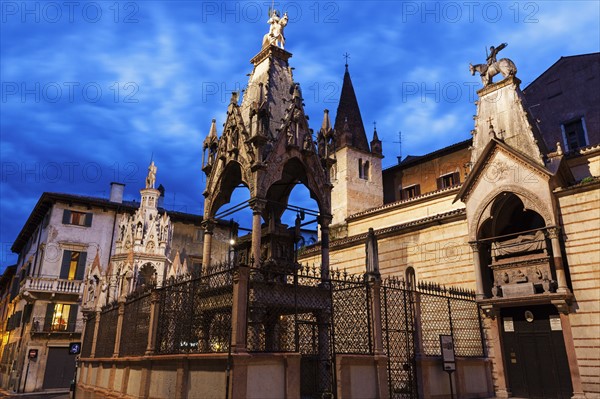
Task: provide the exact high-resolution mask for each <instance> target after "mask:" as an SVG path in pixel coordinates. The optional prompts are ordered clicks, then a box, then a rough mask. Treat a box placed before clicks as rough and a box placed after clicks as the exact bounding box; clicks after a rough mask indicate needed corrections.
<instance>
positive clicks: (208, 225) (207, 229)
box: [200, 219, 216, 234]
mask: <svg viewBox="0 0 600 399" xmlns="http://www.w3.org/2000/svg"><path fill="white" fill-rule="evenodd" d="M215 224H216V223H215V221H214V220H212V219H205V220H203V221H202V223H201V224H200V225H201V226H202V228H203V229H204V234H212V233H213V231H214V229H215Z"/></svg>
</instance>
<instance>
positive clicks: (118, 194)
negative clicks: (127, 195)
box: [110, 182, 125, 204]
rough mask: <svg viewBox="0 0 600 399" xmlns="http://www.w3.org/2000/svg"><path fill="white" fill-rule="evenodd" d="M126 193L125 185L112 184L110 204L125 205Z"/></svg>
mask: <svg viewBox="0 0 600 399" xmlns="http://www.w3.org/2000/svg"><path fill="white" fill-rule="evenodd" d="M124 191H125V185H124V184H123V183H116V182H112V183H110V202H117V203H119V204H122V203H123V192H124Z"/></svg>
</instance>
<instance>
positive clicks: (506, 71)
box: [469, 43, 517, 86]
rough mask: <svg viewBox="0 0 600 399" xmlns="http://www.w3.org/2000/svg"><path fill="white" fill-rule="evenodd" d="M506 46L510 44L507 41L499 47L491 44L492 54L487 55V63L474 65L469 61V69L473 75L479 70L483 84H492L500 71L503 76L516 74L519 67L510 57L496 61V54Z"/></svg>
mask: <svg viewBox="0 0 600 399" xmlns="http://www.w3.org/2000/svg"><path fill="white" fill-rule="evenodd" d="M506 46H508V44H507V43H502V44H501V45H499V46H498V47H494V46H491V47H490V54H488V55H487V57H486V61H487V62H486V63H485V64H475V65H473V64H471V63H469V71H471V76H473V75H475V71H477V72H479V75H480V76H481V82H482V83H483V86H488V85H490V84H492V83H493V82H492V78H493V77H494V76H496V75H498V74H499V73H501V74H502V77H503V78H506V77H508V76H515V75H516V73H517V67H516V66H515V63H514V62H512V60H510V59H508V58H501V59H500V61H496V55H497V54H498V53H499V52H500V50H502V49H504V48H505V47H506ZM486 52H487V51H486Z"/></svg>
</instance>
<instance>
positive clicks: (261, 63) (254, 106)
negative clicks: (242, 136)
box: [241, 45, 296, 139]
mask: <svg viewBox="0 0 600 399" xmlns="http://www.w3.org/2000/svg"><path fill="white" fill-rule="evenodd" d="M291 56H292V54H291V53H288V52H287V51H285V50H283V49H281V48H279V47H276V46H273V45H269V46H267V47H264V48H263V49H262V50H261V51H260V52H259V53H258V54H257V55H256V56H254V58H252V60H250V62H251V63H252V64H253V65H254V69H253V71H252V73H251V74H250V79H249V81H248V87H247V88H246V90H245V93H244V98H243V100H242V105H241V114H242V118H243V120H244V124H245V125H246V126H245V127H246V130H247V131H248V132H251V135H252V136H254V135H257V134H259V135H263V136H265V137H267V138H269V139H272V138H275V137H277V135H278V129H279V128H280V126H281V123H282V121H283V119H284V116H285V110H286V108H287V107H288V105H289V101H290V100H291V99H292V98H293V96H294V90H296V86H295V84H294V78H293V76H292V69H291V68H290V66H289V64H288V60H289V58H291ZM261 119H262V120H261Z"/></svg>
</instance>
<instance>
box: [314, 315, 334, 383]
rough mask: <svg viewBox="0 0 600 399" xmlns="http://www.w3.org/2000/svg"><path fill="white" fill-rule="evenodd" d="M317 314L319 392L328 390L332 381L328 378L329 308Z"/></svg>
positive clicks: (329, 358)
mask: <svg viewBox="0 0 600 399" xmlns="http://www.w3.org/2000/svg"><path fill="white" fill-rule="evenodd" d="M316 316H317V330H318V343H317V346H318V351H319V365H318V372H319V376H320V378H319V390H320V391H321V392H325V391H328V390H329V389H330V388H331V387H332V385H333V384H332V383H333V381H331V380H330V378H326V377H327V376H330V375H331V373H330V370H331V367H332V365H331V357H330V353H331V342H330V341H329V339H330V330H331V312H330V311H329V310H321V311H319V312H317V313H316Z"/></svg>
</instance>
